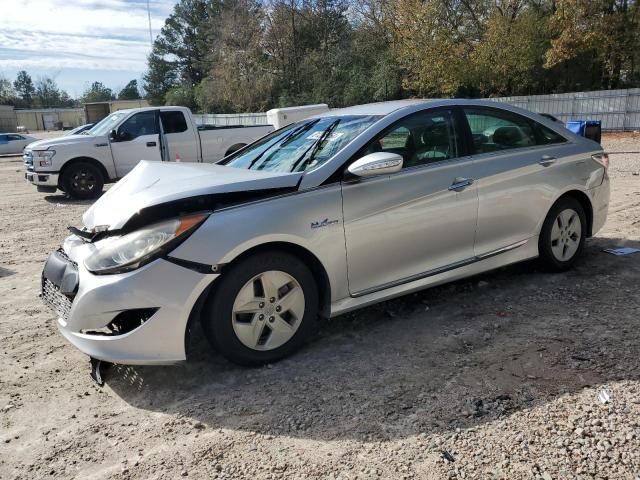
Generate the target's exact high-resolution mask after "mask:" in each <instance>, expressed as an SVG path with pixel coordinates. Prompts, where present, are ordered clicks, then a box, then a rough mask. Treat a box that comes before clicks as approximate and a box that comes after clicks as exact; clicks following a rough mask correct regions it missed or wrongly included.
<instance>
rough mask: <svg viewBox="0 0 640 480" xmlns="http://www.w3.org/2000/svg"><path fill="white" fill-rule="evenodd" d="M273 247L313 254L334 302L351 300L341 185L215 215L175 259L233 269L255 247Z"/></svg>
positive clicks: (246, 205)
mask: <svg viewBox="0 0 640 480" xmlns="http://www.w3.org/2000/svg"><path fill="white" fill-rule="evenodd" d="M325 220H326V221H325ZM312 224H313V226H312ZM273 242H284V243H290V244H294V245H297V246H299V247H301V248H304V249H306V250H307V251H309V252H310V253H311V254H313V255H314V256H315V257H316V258H317V259H318V260H319V261H320V262H321V263H322V265H323V267H324V269H325V271H326V272H327V277H328V279H329V283H330V287H331V292H332V299H337V298H343V297H344V296H346V295H348V288H347V268H346V249H345V241H344V226H343V218H342V195H341V191H340V185H339V184H333V185H329V186H326V187H323V188H317V189H312V190H308V191H304V192H295V193H293V194H285V195H281V196H278V197H274V198H271V199H268V200H263V201H257V202H251V203H248V204H245V205H241V206H238V207H233V208H227V209H223V210H220V211H217V212H214V213H213V214H212V215H211V216H210V217H209V219H207V221H206V222H205V223H204V224H203V225H202V226H201V227H200V228H199V229H198V230H197V231H196V232H195V233H194V234H193V235H191V237H189V239H187V240H186V241H185V242H184V243H183V244H181V245H180V246H179V247H178V248H177V249H176V250H174V251H173V252H172V253H171V256H172V257H176V258H180V259H183V260H188V261H192V262H199V263H205V264H208V265H217V264H228V263H232V262H233V261H234V260H235V259H236V258H238V257H239V256H240V255H242V254H243V253H245V252H247V251H248V250H250V249H252V248H255V247H257V246H260V245H264V244H268V243H273ZM223 276H224V275H223Z"/></svg>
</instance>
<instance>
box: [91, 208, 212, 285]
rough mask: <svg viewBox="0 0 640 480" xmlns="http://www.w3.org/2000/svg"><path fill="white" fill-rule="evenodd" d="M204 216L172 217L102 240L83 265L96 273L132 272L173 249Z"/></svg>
mask: <svg viewBox="0 0 640 480" xmlns="http://www.w3.org/2000/svg"><path fill="white" fill-rule="evenodd" d="M208 216H209V214H208V213H199V214H194V215H188V216H184V217H179V218H174V219H171V220H166V221H164V222H160V223H155V224H153V225H149V226H148V227H144V228H142V229H140V230H136V231H135V232H131V233H128V234H126V235H123V236H122V237H116V238H112V239H109V238H108V239H105V240H102V241H100V242H97V243H96V244H95V246H96V250H95V251H94V252H93V253H92V255H90V256H89V257H87V258H86V259H85V261H84V265H85V267H87V270H89V271H90V272H92V273H97V274H106V273H123V272H128V271H130V270H135V269H136V268H140V267H141V266H143V265H145V264H147V263H149V262H150V261H152V260H154V259H155V258H157V257H158V256H159V255H161V254H163V253H164V252H166V251H168V250H169V249H170V248H175V247H176V246H177V243H179V242H181V241H182V240H184V239H186V237H188V235H189V234H190V233H191V232H193V231H194V230H195V229H196V228H197V227H198V225H200V224H201V223H202V222H203V221H204V220H205V219H206V218H207V217H208Z"/></svg>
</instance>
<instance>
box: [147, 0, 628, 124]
mask: <svg viewBox="0 0 640 480" xmlns="http://www.w3.org/2000/svg"><path fill="white" fill-rule="evenodd" d="M639 8H640V7H639V5H638V2H637V1H634V0H589V1H586V0H474V1H471V0H360V1H354V0H225V1H224V2H223V1H221V0H180V1H179V2H178V4H177V5H176V7H175V9H174V12H173V14H172V15H171V16H170V17H169V18H168V19H167V21H166V23H165V26H164V27H163V29H162V32H161V34H160V36H159V37H158V39H157V40H156V42H155V44H154V47H153V51H152V53H151V55H150V56H149V65H148V66H149V70H148V72H147V74H146V75H145V88H146V90H147V92H148V98H149V100H150V101H151V102H152V103H154V104H162V103H165V102H170V103H174V104H182V105H189V106H193V105H195V106H196V107H197V108H198V109H199V110H201V111H206V112H221V113H222V112H236V111H258V110H265V109H268V108H272V107H277V106H290V105H301V104H308V103H328V104H330V105H331V106H332V107H340V106H345V105H352V104H357V103H365V102H372V101H383V100H391V99H397V98H403V97H410V96H427V97H431V96H472V97H473V96H497V95H514V94H535V93H549V92H561V91H570V90H577V89H598V88H613V87H624V86H635V85H640V69H639V67H638V65H640V26H639V24H638V23H639V22H640V11H639Z"/></svg>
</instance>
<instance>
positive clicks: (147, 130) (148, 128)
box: [109, 110, 162, 178]
mask: <svg viewBox="0 0 640 480" xmlns="http://www.w3.org/2000/svg"><path fill="white" fill-rule="evenodd" d="M159 132H160V129H159V127H158V111H157V110H153V111H143V112H138V113H135V114H133V115H131V116H130V117H129V118H127V119H126V120H125V121H124V122H122V124H120V126H119V127H118V129H117V131H116V135H115V139H113V138H112V139H110V142H109V143H110V145H111V153H112V154H113V160H114V164H115V166H116V174H117V176H118V178H122V177H124V176H125V175H126V174H127V173H129V172H130V171H131V170H132V169H133V167H135V166H136V165H137V164H138V162H139V161H140V160H154V161H160V160H162V156H161V154H160V145H161V144H160V135H159Z"/></svg>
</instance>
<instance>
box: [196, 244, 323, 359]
mask: <svg viewBox="0 0 640 480" xmlns="http://www.w3.org/2000/svg"><path fill="white" fill-rule="evenodd" d="M219 281H220V282H221V283H220V284H219V285H218V286H217V288H216V289H215V291H214V294H213V295H212V296H211V298H209V301H208V302H207V304H206V306H205V308H204V310H203V312H202V317H201V320H202V326H203V330H204V333H205V336H206V337H207V339H208V340H209V342H210V343H211V344H212V346H213V347H214V348H215V349H216V350H217V351H218V352H219V353H220V354H222V356H224V357H225V358H227V359H228V360H230V361H232V362H234V363H237V364H240V365H264V364H266V363H270V362H274V361H276V360H279V359H281V358H283V357H285V356H287V355H290V354H291V353H293V352H294V351H296V350H298V349H299V348H300V347H301V346H302V345H303V344H304V343H305V342H306V341H307V340H308V339H309V338H310V337H311V335H312V333H313V332H314V331H315V324H316V319H317V316H318V306H319V300H318V288H317V285H316V282H315V279H314V277H313V274H312V273H311V271H310V270H309V268H308V267H307V266H306V265H305V264H304V263H303V262H302V261H301V260H300V259H298V258H297V257H295V256H292V255H289V254H286V253H284V252H278V251H273V252H265V253H260V254H256V255H253V256H251V257H248V258H246V259H244V260H241V261H240V262H238V263H237V264H232V265H230V266H229V268H228V269H225V271H224V273H223V275H222V276H221V277H220V279H219Z"/></svg>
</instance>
